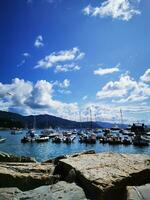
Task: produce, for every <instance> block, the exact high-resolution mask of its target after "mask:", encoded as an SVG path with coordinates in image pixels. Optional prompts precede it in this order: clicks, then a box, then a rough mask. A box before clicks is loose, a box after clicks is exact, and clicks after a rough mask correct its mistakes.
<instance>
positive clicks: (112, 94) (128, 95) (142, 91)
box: [96, 74, 150, 103]
mask: <svg viewBox="0 0 150 200" xmlns="http://www.w3.org/2000/svg"><path fill="white" fill-rule="evenodd" d="M96 96H97V97H98V98H99V99H106V98H107V99H109V98H112V99H113V101H115V102H120V103H124V102H129V101H131V102H134V101H143V100H146V99H148V98H149V97H150V87H149V85H147V84H145V83H143V82H141V81H135V80H134V79H133V78H132V77H130V75H129V74H123V75H121V77H120V79H119V80H118V81H114V82H113V81H110V82H108V83H107V84H106V85H104V86H103V88H102V89H101V90H100V91H98V92H97V94H96Z"/></svg>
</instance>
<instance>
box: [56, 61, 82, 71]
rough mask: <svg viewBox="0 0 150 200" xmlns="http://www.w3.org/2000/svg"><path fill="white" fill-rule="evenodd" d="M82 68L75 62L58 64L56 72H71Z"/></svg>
mask: <svg viewBox="0 0 150 200" xmlns="http://www.w3.org/2000/svg"><path fill="white" fill-rule="evenodd" d="M78 70H80V66H79V65H76V64H75V63H71V64H65V65H57V66H56V69H55V73H60V72H71V71H78Z"/></svg>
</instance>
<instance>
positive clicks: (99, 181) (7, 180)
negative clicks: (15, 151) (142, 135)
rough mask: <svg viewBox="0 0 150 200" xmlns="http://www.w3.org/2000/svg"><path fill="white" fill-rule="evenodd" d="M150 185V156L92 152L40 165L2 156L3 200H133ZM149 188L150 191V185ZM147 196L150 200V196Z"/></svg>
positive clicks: (0, 189) (0, 184)
mask: <svg viewBox="0 0 150 200" xmlns="http://www.w3.org/2000/svg"><path fill="white" fill-rule="evenodd" d="M148 183H150V156H148V155H141V154H140V155H139V154H134V155H131V154H117V153H97V154H96V153H95V152H94V151H88V152H83V153H79V154H74V155H71V156H60V157H58V158H56V159H54V160H48V161H46V162H44V163H38V162H36V161H35V160H34V159H33V158H27V157H17V156H14V157H13V155H9V154H5V153H0V199H2V200H3V199H12V200H13V199H14V200H16V199H37V200H42V199H52V200H53V199H54V200H57V199H63V200H85V199H91V200H113V199H115V200H126V199H128V200H129V199H131V198H130V197H133V194H132V193H133V192H134V193H137V194H138V191H137V190H138V188H140V187H138V186H141V185H144V184H148ZM129 186H130V187H129ZM131 186H137V187H131ZM145 187H146V188H149V189H150V185H146V186H142V188H145ZM131 188H132V189H131ZM135 188H136V189H137V190H136V191H135V190H134V189H135ZM146 191H150V190H148V189H147V190H146ZM139 193H140V192H139ZM142 195H144V194H142ZM146 195H147V196H148V198H149V199H150V194H149V192H147V193H146ZM134 196H135V194H134ZM132 199H133V198H132ZM145 199H146V198H145Z"/></svg>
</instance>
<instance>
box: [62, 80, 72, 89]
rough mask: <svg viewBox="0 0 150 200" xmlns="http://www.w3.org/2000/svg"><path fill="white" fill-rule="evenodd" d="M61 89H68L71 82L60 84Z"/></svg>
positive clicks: (65, 81)
mask: <svg viewBox="0 0 150 200" xmlns="http://www.w3.org/2000/svg"><path fill="white" fill-rule="evenodd" d="M59 86H60V87H61V88H68V87H69V86H70V80H68V79H64V81H63V82H62V83H60V84H59Z"/></svg>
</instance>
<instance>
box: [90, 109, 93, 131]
mask: <svg viewBox="0 0 150 200" xmlns="http://www.w3.org/2000/svg"><path fill="white" fill-rule="evenodd" d="M90 121H91V129H92V125H93V124H92V110H91V108H90Z"/></svg>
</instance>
